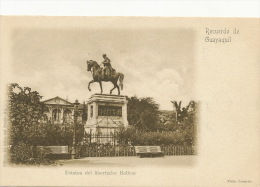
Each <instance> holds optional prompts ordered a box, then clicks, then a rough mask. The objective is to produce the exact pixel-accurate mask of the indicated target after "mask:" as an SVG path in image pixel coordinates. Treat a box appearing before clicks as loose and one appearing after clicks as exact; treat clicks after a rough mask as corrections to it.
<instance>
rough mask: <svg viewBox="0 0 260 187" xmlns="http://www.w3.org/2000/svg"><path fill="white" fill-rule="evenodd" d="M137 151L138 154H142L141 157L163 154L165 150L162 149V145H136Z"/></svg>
mask: <svg viewBox="0 0 260 187" xmlns="http://www.w3.org/2000/svg"><path fill="white" fill-rule="evenodd" d="M135 152H136V155H137V156H140V157H141V158H142V157H143V156H150V157H153V156H156V155H159V156H163V155H164V154H163V151H162V150H161V147H160V146H135Z"/></svg>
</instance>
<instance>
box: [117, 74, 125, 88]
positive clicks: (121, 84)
mask: <svg viewBox="0 0 260 187" xmlns="http://www.w3.org/2000/svg"><path fill="white" fill-rule="evenodd" d="M118 75H119V86H120V87H121V90H123V80H124V77H125V76H124V74H123V73H118Z"/></svg>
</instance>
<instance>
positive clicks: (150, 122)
mask: <svg viewBox="0 0 260 187" xmlns="http://www.w3.org/2000/svg"><path fill="white" fill-rule="evenodd" d="M158 114H159V105H158V104H157V103H155V101H154V100H153V99H152V98H150V97H145V98H140V99H138V98H137V97H131V98H128V105H127V117H128V122H129V125H132V126H134V127H135V128H136V129H138V130H141V131H154V130H156V124H157V121H158Z"/></svg>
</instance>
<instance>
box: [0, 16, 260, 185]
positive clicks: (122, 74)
mask: <svg viewBox="0 0 260 187" xmlns="http://www.w3.org/2000/svg"><path fill="white" fill-rule="evenodd" d="M0 19H1V22H0V24H1V27H0V28H1V30H0V34H1V35H0V36H1V43H0V49H1V57H0V60H1V61H0V62H1V64H0V70H1V74H0V75H1V77H0V83H1V111H0V112H1V118H0V119H1V127H0V128H1V129H0V137H1V140H0V145H1V151H0V158H1V159H0V186H252V187H256V186H259V184H260V183H259V182H260V181H259V174H260V173H259V172H260V170H259V169H260V168H259V156H260V155H259V147H260V145H259V144H260V141H259V122H260V116H259V111H260V108H259V106H260V101H259V99H260V97H259V96H260V93H259V85H260V71H259V60H260V59H259V51H260V34H259V30H260V27H259V19H258V18H174V17H168V18H166V17H165V18H162V17H51V16H50V17H47V16H1V18H0Z"/></svg>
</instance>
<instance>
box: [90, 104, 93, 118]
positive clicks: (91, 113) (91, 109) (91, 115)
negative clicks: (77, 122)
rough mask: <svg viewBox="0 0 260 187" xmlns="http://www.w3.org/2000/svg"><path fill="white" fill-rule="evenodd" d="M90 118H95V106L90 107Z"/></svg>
mask: <svg viewBox="0 0 260 187" xmlns="http://www.w3.org/2000/svg"><path fill="white" fill-rule="evenodd" d="M90 117H91V118H92V117H93V106H90Z"/></svg>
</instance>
